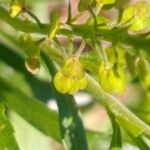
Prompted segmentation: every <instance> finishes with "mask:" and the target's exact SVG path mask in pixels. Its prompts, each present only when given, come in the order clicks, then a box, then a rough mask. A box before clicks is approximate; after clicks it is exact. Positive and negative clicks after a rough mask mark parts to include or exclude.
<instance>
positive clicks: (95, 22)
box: [88, 6, 97, 29]
mask: <svg viewBox="0 0 150 150" xmlns="http://www.w3.org/2000/svg"><path fill="white" fill-rule="evenodd" d="M88 10H89V13H90V14H91V16H92V17H93V19H94V25H95V28H96V29H97V19H96V14H95V13H94V11H93V9H92V8H91V7H90V6H89V8H88Z"/></svg>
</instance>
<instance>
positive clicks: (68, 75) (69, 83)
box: [54, 57, 87, 94]
mask: <svg viewBox="0 0 150 150" xmlns="http://www.w3.org/2000/svg"><path fill="white" fill-rule="evenodd" d="M54 85H55V87H56V89H57V90H58V91H59V92H60V93H69V94H74V93H76V92H77V91H79V90H82V89H84V88H86V85H87V78H86V76H85V73H84V71H83V68H82V65H81V64H80V61H79V59H78V58H76V57H72V58H69V59H68V60H67V61H66V62H65V64H64V66H63V67H62V69H61V70H60V71H58V72H57V73H56V75H55V77H54Z"/></svg>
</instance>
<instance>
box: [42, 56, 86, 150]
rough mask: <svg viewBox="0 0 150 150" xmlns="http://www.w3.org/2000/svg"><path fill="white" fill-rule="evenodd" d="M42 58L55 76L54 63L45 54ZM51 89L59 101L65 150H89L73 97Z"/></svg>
mask: <svg viewBox="0 0 150 150" xmlns="http://www.w3.org/2000/svg"><path fill="white" fill-rule="evenodd" d="M42 58H43V60H44V61H45V63H46V65H47V67H48V69H49V72H50V74H51V75H52V76H54V75H55V74H56V72H57V70H56V69H55V66H54V64H53V62H52V61H51V60H50V59H49V58H48V57H47V55H45V54H44V53H43V54H42ZM51 87H52V89H53V92H54V95H55V98H56V100H57V105H58V109H59V122H60V128H61V134H62V142H63V145H64V147H65V149H68V150H77V149H83V150H87V149H88V147H87V140H86V136H85V130H84V127H83V123H82V120H81V116H80V111H79V110H78V108H77V106H76V104H75V100H74V98H73V96H71V95H67V94H65V95H63V94H60V93H58V92H57V90H56V89H55V87H54V85H53V84H52V83H51Z"/></svg>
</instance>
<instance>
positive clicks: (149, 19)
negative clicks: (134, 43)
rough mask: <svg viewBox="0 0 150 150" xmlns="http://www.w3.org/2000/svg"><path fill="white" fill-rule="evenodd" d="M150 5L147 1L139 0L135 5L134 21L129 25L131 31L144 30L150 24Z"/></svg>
mask: <svg viewBox="0 0 150 150" xmlns="http://www.w3.org/2000/svg"><path fill="white" fill-rule="evenodd" d="M149 10H150V6H149V4H148V3H147V2H145V1H139V2H137V3H136V4H135V5H134V21H133V23H132V25H131V26H130V27H129V31H131V32H136V31H143V30H147V29H149V26H150V12H149Z"/></svg>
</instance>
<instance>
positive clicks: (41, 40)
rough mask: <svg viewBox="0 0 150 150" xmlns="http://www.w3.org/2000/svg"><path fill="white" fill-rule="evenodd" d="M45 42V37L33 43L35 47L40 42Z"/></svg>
mask: <svg viewBox="0 0 150 150" xmlns="http://www.w3.org/2000/svg"><path fill="white" fill-rule="evenodd" d="M45 40H46V38H45V37H43V38H40V39H38V40H36V41H35V44H36V45H39V44H41V43H42V42H44V41H45Z"/></svg>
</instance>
